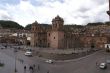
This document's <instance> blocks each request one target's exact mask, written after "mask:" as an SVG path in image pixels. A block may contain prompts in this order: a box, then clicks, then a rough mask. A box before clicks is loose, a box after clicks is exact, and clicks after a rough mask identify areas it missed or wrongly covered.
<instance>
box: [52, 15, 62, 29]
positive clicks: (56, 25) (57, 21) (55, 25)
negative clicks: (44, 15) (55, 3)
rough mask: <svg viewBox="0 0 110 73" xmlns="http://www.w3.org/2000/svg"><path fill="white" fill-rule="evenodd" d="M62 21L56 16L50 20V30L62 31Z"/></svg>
mask: <svg viewBox="0 0 110 73" xmlns="http://www.w3.org/2000/svg"><path fill="white" fill-rule="evenodd" d="M63 24H64V20H63V18H61V17H60V16H59V15H57V16H56V17H55V18H54V19H53V20H52V30H62V29H63Z"/></svg>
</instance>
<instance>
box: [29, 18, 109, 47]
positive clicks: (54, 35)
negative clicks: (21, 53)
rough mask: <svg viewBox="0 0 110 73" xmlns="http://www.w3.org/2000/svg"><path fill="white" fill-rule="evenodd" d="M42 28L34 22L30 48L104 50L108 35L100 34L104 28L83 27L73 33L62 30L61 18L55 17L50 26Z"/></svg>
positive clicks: (62, 22)
mask: <svg viewBox="0 0 110 73" xmlns="http://www.w3.org/2000/svg"><path fill="white" fill-rule="evenodd" d="M50 26H51V27H49V28H44V27H42V26H41V24H39V23H38V22H37V21H35V22H34V23H33V24H32V28H31V33H32V34H31V46H36V47H48V48H53V49H69V48H81V47H82V48H83V47H86V48H104V45H105V44H106V43H110V42H108V39H110V38H109V35H108V36H107V35H106V34H108V33H102V32H103V31H105V30H106V27H102V26H101V28H102V29H99V28H100V27H91V28H90V27H84V28H83V29H78V30H74V31H78V32H74V31H67V29H66V30H65V28H64V20H63V18H61V17H59V16H56V17H55V18H53V19H52V25H50Z"/></svg>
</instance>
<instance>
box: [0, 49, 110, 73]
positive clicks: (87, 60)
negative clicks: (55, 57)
mask: <svg viewBox="0 0 110 73" xmlns="http://www.w3.org/2000/svg"><path fill="white" fill-rule="evenodd" d="M16 55H17V58H16V68H17V73H24V66H26V72H25V73H31V72H30V70H29V67H30V66H33V65H35V67H36V68H35V69H34V73H47V72H48V71H49V73H110V65H109V64H108V65H107V66H108V67H107V69H105V70H102V69H100V68H99V66H98V65H99V64H100V63H101V62H105V61H106V60H107V59H110V53H106V52H105V51H104V50H100V51H97V52H94V53H93V54H90V55H87V56H85V57H82V58H78V59H73V60H65V61H63V60H62V61H55V62H54V63H53V64H49V63H46V62H45V60H46V59H43V58H39V57H37V56H33V57H27V56H25V55H24V51H20V50H18V52H17V53H16ZM0 60H1V61H3V62H4V63H5V65H4V67H1V68H0V73H14V68H15V53H14V50H13V49H12V48H7V49H0ZM96 62H97V64H98V65H96ZM38 66H39V68H40V69H39V70H38Z"/></svg>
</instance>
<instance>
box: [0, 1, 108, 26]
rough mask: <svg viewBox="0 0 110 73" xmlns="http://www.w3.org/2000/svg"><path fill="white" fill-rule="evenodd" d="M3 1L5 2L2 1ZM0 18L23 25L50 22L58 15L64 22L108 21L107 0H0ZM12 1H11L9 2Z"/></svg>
mask: <svg viewBox="0 0 110 73" xmlns="http://www.w3.org/2000/svg"><path fill="white" fill-rule="evenodd" d="M3 1H5V2H3ZM0 2H2V4H1V5H0V19H10V20H14V21H16V22H18V23H20V24H21V25H23V26H25V25H27V24H29V23H33V22H34V21H35V20H37V21H38V22H39V23H49V24H50V23H51V21H52V19H53V18H54V17H55V16H57V15H60V16H61V17H62V18H64V21H65V24H71V23H72V24H74V23H75V24H87V23H88V22H99V21H108V15H107V14H106V11H107V10H108V2H107V0H19V1H18V3H17V2H16V1H13V0H11V1H10V2H9V1H8V0H1V1H0ZM11 2H12V3H11Z"/></svg>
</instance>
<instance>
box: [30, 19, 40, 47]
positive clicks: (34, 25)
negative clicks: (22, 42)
mask: <svg viewBox="0 0 110 73" xmlns="http://www.w3.org/2000/svg"><path fill="white" fill-rule="evenodd" d="M38 25H39V24H38V22H37V21H35V22H34V23H32V26H31V46H36V43H37V39H38V37H37V32H38Z"/></svg>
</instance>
